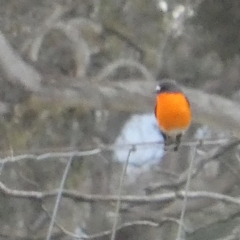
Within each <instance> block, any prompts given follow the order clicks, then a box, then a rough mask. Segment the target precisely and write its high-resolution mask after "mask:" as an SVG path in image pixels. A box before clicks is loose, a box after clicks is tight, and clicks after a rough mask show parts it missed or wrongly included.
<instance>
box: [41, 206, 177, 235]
mask: <svg viewBox="0 0 240 240" xmlns="http://www.w3.org/2000/svg"><path fill="white" fill-rule="evenodd" d="M42 208H43V210H44V212H46V214H47V215H48V217H49V218H51V214H50V213H49V212H48V211H47V209H46V208H45V207H44V206H42ZM168 221H174V220H171V219H169V218H163V219H162V221H161V223H164V222H168ZM55 224H56V226H57V227H58V228H59V229H60V230H61V231H62V232H63V233H64V234H66V235H67V236H70V237H72V238H76V239H96V238H102V237H110V235H111V234H112V229H111V230H106V231H103V232H100V233H96V234H92V235H88V236H87V235H85V236H79V235H77V234H75V233H72V232H70V231H68V230H67V229H66V228H64V227H63V226H62V225H60V224H59V223H58V222H56V221H55ZM134 226H149V227H158V226H159V223H156V222H152V221H145V220H143V221H141V220H139V221H133V222H128V223H124V224H122V225H121V226H119V227H118V228H117V229H116V231H119V230H121V229H124V228H127V227H134Z"/></svg>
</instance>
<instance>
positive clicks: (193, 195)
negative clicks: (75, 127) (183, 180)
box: [0, 182, 240, 206]
mask: <svg viewBox="0 0 240 240" xmlns="http://www.w3.org/2000/svg"><path fill="white" fill-rule="evenodd" d="M0 192H2V193H3V194H4V195H6V196H11V197H15V198H22V199H32V200H37V201H39V200H44V199H46V198H51V197H55V196H56V195H57V194H58V189H56V190H52V191H43V192H39V191H23V190H15V189H10V188H8V187H7V186H6V185H4V184H3V183H2V182H0ZM62 196H63V197H66V198H71V199H73V200H75V201H80V202H89V203H90V202H96V201H98V202H116V201H118V198H119V197H118V196H115V195H105V196H103V195H93V194H85V193H81V192H79V191H74V190H63V192H62ZM185 196H186V192H185V191H178V192H169V193H163V194H156V195H153V196H132V195H126V196H122V197H121V202H125V203H131V204H149V203H169V202H172V201H174V200H176V199H183V198H184V197H185ZM187 196H188V198H189V199H201V198H203V199H212V200H215V201H222V202H224V203H228V204H234V205H237V206H240V199H238V198H234V197H230V196H227V195H224V194H219V193H213V192H206V191H195V192H194V191H192V192H188V193H187Z"/></svg>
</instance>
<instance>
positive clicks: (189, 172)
mask: <svg viewBox="0 0 240 240" xmlns="http://www.w3.org/2000/svg"><path fill="white" fill-rule="evenodd" d="M196 152H197V146H196V147H194V148H193V153H192V156H191V158H190V164H189V168H188V176H187V182H186V187H185V193H186V195H185V196H184V199H183V206H182V211H181V216H180V224H179V227H178V232H177V238H176V240H180V239H182V229H183V228H182V226H183V221H184V215H185V212H186V207H187V198H188V195H187V193H188V191H189V186H190V181H191V176H192V169H193V162H194V159H195V157H196Z"/></svg>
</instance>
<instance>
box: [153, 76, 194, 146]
mask: <svg viewBox="0 0 240 240" xmlns="http://www.w3.org/2000/svg"><path fill="white" fill-rule="evenodd" d="M156 93H157V97H156V106H155V116H156V119H157V122H158V125H159V128H160V131H161V132H162V135H163V138H164V143H165V149H166V147H167V146H169V145H172V144H174V145H175V146H174V149H173V150H174V151H177V150H178V148H179V145H180V141H181V138H182V135H183V134H184V133H185V132H186V131H187V129H188V128H189V126H190V124H191V120H192V113H191V106H190V103H189V101H188V99H187V97H186V96H185V94H184V93H183V92H182V90H181V88H180V87H179V86H178V84H177V83H176V82H175V81H172V80H164V81H161V82H160V83H159V84H158V85H157V87H156Z"/></svg>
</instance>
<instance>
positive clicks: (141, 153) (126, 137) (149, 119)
mask: <svg viewBox="0 0 240 240" xmlns="http://www.w3.org/2000/svg"><path fill="white" fill-rule="evenodd" d="M161 141H163V138H162V135H161V133H160V131H159V129H158V126H157V122H156V119H155V116H154V114H141V115H140V114H139V115H133V116H132V117H131V118H130V119H129V120H128V121H127V122H126V123H125V125H124V126H123V128H122V131H121V133H120V135H119V136H118V137H117V139H116V141H115V144H116V145H121V144H134V143H148V142H161ZM163 154H164V150H163V145H161V144H158V145H152V146H146V147H144V148H138V147H137V149H136V151H134V152H132V153H131V156H130V159H129V167H131V166H133V167H143V166H144V167H146V166H151V165H154V164H156V163H159V161H161V158H162V156H163ZM127 155H128V150H127V149H116V150H115V152H114V159H115V160H117V161H119V162H121V163H125V161H126V158H127ZM128 169H129V168H128Z"/></svg>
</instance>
